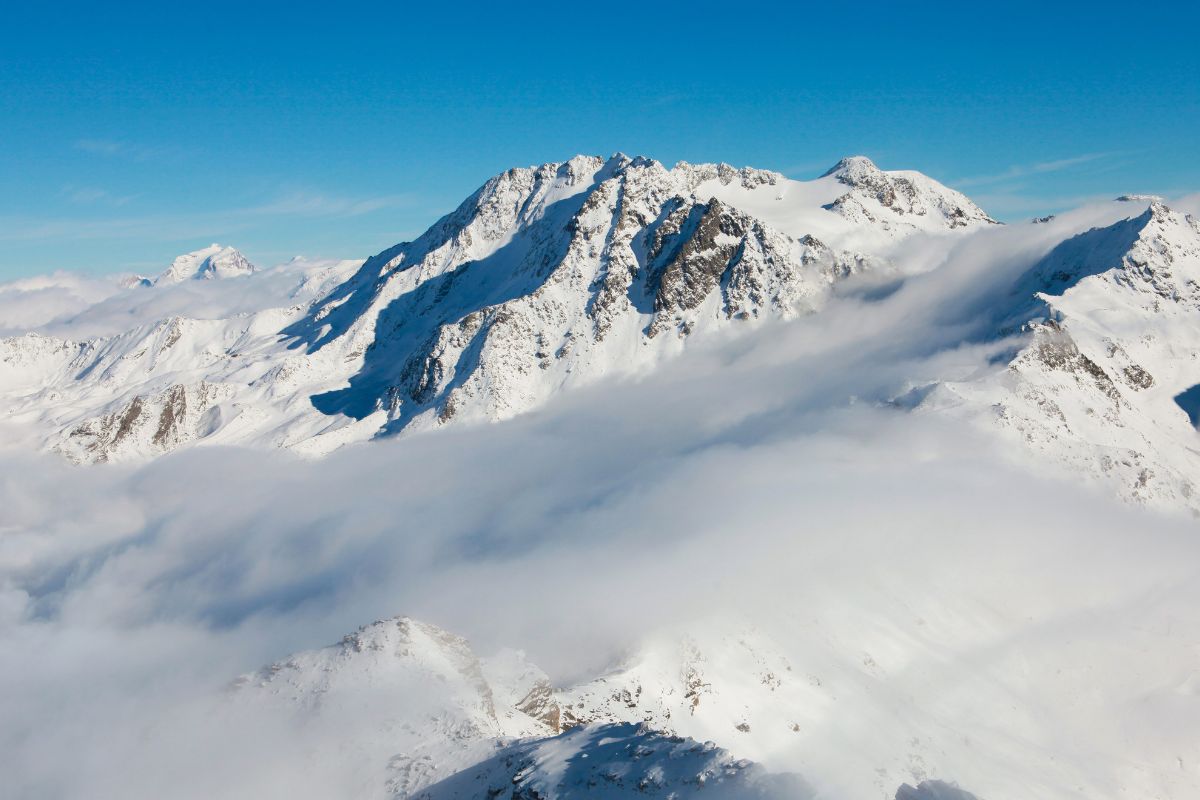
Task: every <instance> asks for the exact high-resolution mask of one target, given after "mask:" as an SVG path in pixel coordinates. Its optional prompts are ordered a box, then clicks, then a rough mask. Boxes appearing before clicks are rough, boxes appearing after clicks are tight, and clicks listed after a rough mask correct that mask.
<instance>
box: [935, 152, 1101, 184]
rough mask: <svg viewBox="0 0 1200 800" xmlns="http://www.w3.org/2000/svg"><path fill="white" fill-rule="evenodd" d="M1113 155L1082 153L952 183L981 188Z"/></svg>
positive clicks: (1061, 169) (1068, 167)
mask: <svg viewBox="0 0 1200 800" xmlns="http://www.w3.org/2000/svg"><path fill="white" fill-rule="evenodd" d="M1113 155H1115V154H1114V153H1084V154H1083V155H1078V156H1071V157H1070V158H1059V159H1055V160H1054V161H1041V162H1038V163H1036V164H1020V165H1016V166H1012V167H1009V168H1008V169H1006V170H1005V171H1004V172H998V173H995V174H993V175H976V176H974V177H967V178H960V179H958V180H956V181H953V183H954V185H955V186H960V187H967V186H983V185H987V184H992V183H1004V182H1005V181H1012V180H1017V179H1019V178H1027V177H1029V176H1031V175H1045V174H1047V173H1051V172H1061V171H1063V170H1067V169H1071V168H1072V167H1078V166H1080V165H1082V164H1089V163H1092V162H1094V161H1101V160H1103V159H1106V158H1111V157H1112V156H1113Z"/></svg>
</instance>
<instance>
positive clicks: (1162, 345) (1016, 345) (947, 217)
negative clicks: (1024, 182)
mask: <svg viewBox="0 0 1200 800" xmlns="http://www.w3.org/2000/svg"><path fill="white" fill-rule="evenodd" d="M211 279H220V280H211ZM1198 281H1200V225H1198V223H1197V222H1196V221H1195V220H1194V219H1193V218H1192V217H1190V216H1188V215H1186V214H1183V213H1180V212H1177V211H1173V210H1171V209H1170V208H1168V207H1167V206H1166V205H1164V204H1163V203H1162V202H1161V201H1159V200H1157V199H1153V198H1126V199H1123V200H1120V201H1114V202H1112V203H1108V204H1101V205H1098V206H1094V207H1089V208H1088V209H1084V210H1081V211H1079V212H1075V213H1073V214H1066V215H1060V217H1058V218H1056V219H1049V220H1043V221H1039V222H1038V224H1021V225H1009V226H1000V225H997V224H995V223H994V221H993V220H991V219H990V218H989V217H988V216H987V214H986V213H984V212H983V211H982V210H980V209H979V208H978V207H977V206H976V205H975V204H974V203H972V202H971V201H970V200H969V199H967V198H966V197H964V196H963V195H961V194H959V193H958V192H955V191H953V190H951V189H948V188H946V187H944V186H942V185H940V184H938V183H937V182H936V181H933V180H931V179H929V178H927V177H925V176H923V175H921V174H920V173H916V172H885V171H882V170H879V169H878V168H876V167H875V165H874V164H872V163H871V162H870V161H869V160H867V159H865V158H862V157H855V158H848V159H844V160H843V161H841V162H839V163H838V164H837V165H836V166H835V167H834V168H833V169H831V170H830V171H829V172H828V173H826V174H825V175H823V176H822V177H820V178H818V179H816V180H812V181H795V180H789V179H787V178H785V177H783V176H782V175H779V174H777V173H773V172H767V171H763V170H756V169H749V168H747V169H734V168H732V167H729V166H727V165H691V164H686V163H681V164H678V165H676V166H675V167H674V168H670V169H668V168H666V167H665V166H663V165H662V164H660V163H658V162H655V161H652V160H648V159H645V158H632V159H631V158H628V157H625V156H621V155H617V156H614V157H612V158H609V159H604V158H599V157H583V156H579V157H576V158H573V159H571V160H569V161H566V162H562V163H552V164H545V165H542V166H539V167H533V168H527V169H513V170H510V171H508V172H505V173H504V174H502V175H498V176H496V177H495V178H493V179H491V180H489V181H488V182H487V183H486V184H484V186H483V187H481V188H480V189H479V190H478V191H477V192H476V193H475V194H473V195H472V196H471V197H469V198H468V199H467V200H466V201H464V202H463V204H462V205H461V206H460V207H459V208H458V209H456V210H455V211H454V212H452V213H451V214H449V215H447V216H446V217H444V218H443V219H441V220H440V221H438V222H437V223H436V224H435V225H434V226H433V227H431V228H430V229H429V230H428V231H427V232H425V233H424V234H423V235H422V236H421V237H419V238H418V239H416V240H415V241H413V242H405V243H401V244H398V245H395V246H394V247H391V248H389V249H387V250H385V251H383V252H381V253H379V254H378V255H376V256H374V257H372V258H370V259H367V260H366V261H365V262H362V263H361V264H354V263H351V262H341V263H339V264H308V263H305V262H298V263H296V264H292V265H289V266H285V267H281V268H277V269H274V270H261V271H256V270H255V269H254V267H253V266H251V265H250V264H249V263H248V262H247V261H246V259H245V258H244V257H242V256H241V255H240V254H239V253H238V252H237V251H236V250H233V249H232V248H222V247H221V246H219V245H213V246H211V247H209V248H205V249H204V250H200V251H197V252H195V253H192V254H188V255H186V256H181V257H180V258H178V259H176V261H175V263H174V264H172V265H171V266H170V268H169V269H167V270H166V271H165V272H164V273H163V274H162V275H161V276H159V277H158V278H155V279H150V278H141V277H140V276H138V277H135V278H133V279H124V280H122V281H119V282H114V283H113V285H112V286H111V287H110V289H109V290H107V291H104V292H100V293H99V298H98V299H96V298H95V297H94V296H90V297H89V298H88V299H87V300H80V299H79V298H78V297H76V296H74V295H73V297H74V298H75V299H74V302H73V303H72V304H70V305H69V311H67V312H64V313H58V314H54V313H47V314H46V315H45V317H44V318H43V319H40V320H33V321H31V320H29V319H28V315H27V314H26V315H25V316H23V317H21V319H22V322H21V323H20V324H17V325H14V324H11V323H9V324H8V325H7V326H6V327H8V328H9V332H10V333H13V334H15V335H11V336H9V337H8V338H6V339H3V340H0V415H2V416H0V425H2V426H3V427H2V428H0V430H2V431H3V433H4V439H5V441H7V442H9V443H11V444H15V445H17V446H20V447H25V448H29V447H35V448H40V449H49V450H54V451H57V452H60V453H62V454H64V455H65V456H66V457H68V458H70V459H72V460H75V461H81V462H95V461H126V460H139V459H145V458H149V457H153V456H155V455H158V454H161V453H165V452H168V451H171V450H174V449H177V448H180V447H188V446H193V445H217V444H226V445H228V444H245V445H255V446H269V447H283V448H289V449H292V450H294V451H296V452H298V453H301V454H305V455H323V454H327V453H329V452H331V451H333V450H335V449H337V448H339V447H341V446H343V445H346V444H348V443H352V442H356V441H362V440H366V439H370V438H373V437H377V436H381V435H386V434H395V433H400V432H407V431H415V430H422V429H430V428H437V427H442V426H445V425H458V424H461V423H464V422H478V421H484V420H501V419H505V418H508V417H511V416H513V415H516V414H519V413H522V412H526V411H529V410H531V409H534V408H536V407H538V406H539V405H542V404H544V403H545V402H547V401H548V400H550V399H551V398H553V397H556V396H558V395H559V394H561V393H562V392H563V391H564V390H566V389H569V388H570V387H573V386H582V385H586V384H597V383H599V382H602V381H604V380H606V379H611V378H617V377H626V378H628V377H636V376H639V375H645V374H647V373H650V372H652V371H655V370H656V369H658V368H659V367H660V366H661V365H663V364H666V363H669V362H671V361H673V360H674V358H675V357H676V356H678V355H679V354H680V353H681V352H683V351H684V350H687V349H690V348H692V347H693V346H694V344H695V343H700V342H705V343H714V342H715V343H719V342H722V341H725V340H730V339H734V338H736V337H738V336H742V335H747V334H749V333H754V334H755V335H759V336H766V337H770V336H772V335H774V333H773V332H774V331H777V330H783V328H784V327H786V325H785V323H783V322H781V321H787V320H794V319H796V318H803V317H810V316H812V315H823V314H825V313H827V312H829V313H832V312H831V309H833V308H834V307H836V308H837V309H838V310H839V314H840V315H842V316H844V315H845V314H846V313H849V312H848V309H857V313H858V314H859V315H860V317H861V319H862V325H861V327H862V328H864V329H869V328H875V329H877V330H876V336H877V341H879V342H886V341H890V340H898V339H903V338H905V337H912V336H914V333H913V332H914V331H915V330H918V329H920V330H925V329H926V328H928V329H929V332H930V336H929V337H927V338H926V339H925V341H923V342H922V343H921V344H920V346H919V347H915V348H914V352H915V351H916V350H921V351H922V352H924V353H925V354H926V355H927V354H928V353H933V352H944V353H949V352H953V351H955V350H956V349H961V348H962V347H964V346H984V345H986V344H988V343H991V344H992V345H994V346H995V347H996V350H997V351H996V352H995V353H993V354H992V358H991V360H990V362H989V363H987V364H986V365H983V366H981V367H980V368H978V369H973V370H965V371H964V370H959V371H957V372H955V371H953V370H951V371H947V372H944V373H939V372H936V371H935V372H933V373H929V372H927V371H922V372H921V374H913V375H911V376H910V378H911V380H910V381H908V382H907V384H906V385H905V384H904V383H903V382H901V383H894V385H892V386H889V387H887V391H882V392H880V393H878V394H877V396H868V397H861V396H860V397H858V399H859V400H864V399H865V400H868V401H871V402H876V403H891V404H894V405H895V407H897V408H902V409H913V410H915V412H916V413H950V414H955V415H960V416H966V417H969V418H972V419H975V420H977V421H978V422H979V424H981V425H983V426H984V427H986V428H989V429H994V430H996V431H998V432H1000V433H1001V434H1003V435H1005V436H1008V437H1010V438H1012V439H1013V440H1014V441H1018V442H1021V443H1023V445H1024V446H1025V447H1026V448H1028V450H1030V451H1032V453H1033V454H1034V456H1035V457H1036V460H1037V461H1039V462H1051V463H1059V464H1062V465H1065V466H1067V467H1069V468H1071V469H1073V470H1075V471H1076V472H1078V473H1080V474H1083V475H1085V476H1089V477H1092V478H1097V479H1100V480H1103V481H1107V482H1108V485H1109V486H1111V487H1114V488H1115V489H1116V490H1117V491H1119V492H1120V493H1121V494H1122V495H1123V496H1125V497H1127V498H1129V499H1133V500H1137V501H1141V502H1147V503H1150V504H1154V505H1159V506H1164V507H1174V508H1180V507H1184V508H1192V509H1195V508H1198V507H1200V497H1198V496H1197V493H1196V488H1197V487H1196V485H1195V482H1196V480H1198V479H1200V455H1198V451H1197V449H1196V444H1197V440H1196V431H1195V427H1194V424H1193V422H1194V417H1195V416H1196V413H1198V412H1197V406H1200V403H1197V402H1196V401H1194V400H1192V401H1189V399H1188V398H1190V397H1193V396H1194V395H1190V394H1188V392H1189V390H1191V388H1192V387H1193V386H1195V385H1197V384H1200V363H1198V361H1197V359H1198V354H1200V333H1198V332H1200V288H1198V286H1200V284H1198ZM260 287H268V288H267V289H263V290H262V291H261V297H257V299H256V295H257V294H258V293H259V290H260ZM47 290H48V288H47V286H46V285H43V284H36V282H32V283H31V282H28V281H26V282H21V283H19V284H14V285H11V286H8V287H5V288H4V291H3V292H0V300H3V301H4V302H6V303H7V302H8V301H9V300H11V301H12V304H13V305H17V304H19V303H21V302H22V301H25V300H28V299H31V298H35V297H37V296H39V294H40V293H44V292H46V291H47ZM93 294H95V293H93ZM6 295H7V297H6ZM921 296H925V297H926V298H927V304H926V305H925V306H923V307H921V306H917V305H914V303H916V300H915V299H914V298H919V297H921ZM234 297H236V298H238V302H233V301H232V300H231V298H234ZM247 298H250V299H247ZM905 303H908V304H909V305H907V306H906V305H905ZM129 319H132V320H134V321H135V322H136V324H134V325H132V326H130V325H129V324H128V322H123V320H129ZM886 320H890V322H888V323H886V324H885V322H884V321H886ZM22 331H24V332H22ZM1001 343H1003V346H1002V347H1001ZM1198 391H1200V390H1198ZM1189 409H1190V411H1189ZM1189 414H1190V415H1191V417H1192V418H1189Z"/></svg>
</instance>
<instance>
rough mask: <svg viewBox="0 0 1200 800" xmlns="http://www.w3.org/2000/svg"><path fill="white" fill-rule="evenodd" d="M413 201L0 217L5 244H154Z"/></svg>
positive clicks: (94, 200) (94, 197) (83, 198)
mask: <svg viewBox="0 0 1200 800" xmlns="http://www.w3.org/2000/svg"><path fill="white" fill-rule="evenodd" d="M68 188H69V191H67V192H66V196H67V197H68V199H69V200H70V201H71V202H73V203H76V204H80V205H85V204H91V205H109V206H113V207H118V206H123V205H125V204H126V203H127V202H128V201H129V200H132V199H133V198H132V197H128V198H126V197H121V196H117V195H113V194H112V193H110V192H108V191H107V190H104V189H99V188H94V187H68ZM412 202H413V198H412V197H411V196H410V195H405V194H390V195H376V196H368V197H348V196H343V195H331V194H325V193H322V192H314V191H291V192H286V193H283V194H280V195H277V196H276V197H275V198H273V199H270V200H267V201H266V202H264V203H261V204H259V205H253V206H239V207H236V208H227V209H217V210H211V211H200V212H196V213H150V214H141V215H130V216H110V217H105V218H100V219H97V218H95V217H71V216H60V217H30V216H25V215H10V216H0V242H3V241H8V242H15V241H24V242H29V241H39V240H44V239H63V238H68V239H74V240H94V239H121V238H140V239H146V240H151V241H162V240H164V239H182V238H192V237H199V238H206V237H215V236H225V235H228V234H230V233H236V232H238V231H244V230H247V229H250V228H253V227H254V225H255V223H256V222H263V221H269V220H278V219H288V218H302V219H303V218H306V219H346V218H350V217H358V216H363V215H366V214H371V213H374V212H378V211H382V210H385V209H389V208H399V207H403V206H406V205H409V204H411V203H412Z"/></svg>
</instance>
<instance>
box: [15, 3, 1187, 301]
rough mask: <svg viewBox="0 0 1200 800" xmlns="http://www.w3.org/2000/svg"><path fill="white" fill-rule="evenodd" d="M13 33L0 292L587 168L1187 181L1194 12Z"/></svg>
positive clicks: (632, 17) (1003, 206) (402, 215)
mask: <svg viewBox="0 0 1200 800" xmlns="http://www.w3.org/2000/svg"><path fill="white" fill-rule="evenodd" d="M47 5H49V4H26V5H23V6H20V7H16V8H13V7H9V8H6V11H5V15H4V16H5V19H4V24H3V26H0V187H2V188H3V191H2V192H0V278H7V277H15V276H19V275H26V274H31V273H36V272H43V271H47V270H51V269H59V268H61V269H84V270H88V271H91V272H97V273H100V272H111V271H118V270H125V269H129V270H143V271H149V270H154V269H159V268H161V267H162V266H163V265H165V264H166V263H167V262H169V261H170V259H171V257H172V256H173V255H175V254H177V253H179V252H183V251H186V250H190V249H195V248H196V247H199V246H203V245H206V244H208V243H210V242H212V241H220V242H222V243H227V244H233V245H235V246H238V247H240V248H241V249H243V250H244V251H245V252H246V253H247V255H249V256H250V257H251V259H252V260H255V261H256V262H258V263H260V264H264V265H267V264H273V263H278V262H280V261H283V260H285V259H287V258H288V257H290V256H292V255H297V254H304V255H308V256H312V257H326V256H328V257H364V256H366V255H369V254H371V253H374V252H376V251H379V250H381V249H383V248H385V247H387V246H388V245H390V244H393V243H394V242H396V241H400V240H402V239H406V238H411V237H413V236H415V235H417V234H419V233H420V231H422V230H423V229H424V228H425V227H427V226H428V225H429V224H430V223H431V222H433V221H434V220H435V219H436V218H437V217H438V216H440V215H441V214H443V213H445V212H446V211H448V210H450V209H452V208H453V207H454V206H455V205H457V204H458V202H459V201H461V200H462V199H463V198H464V197H465V196H466V195H467V194H469V193H470V192H471V191H472V190H473V189H474V188H476V187H477V186H478V185H479V184H481V183H482V182H483V181H484V180H485V179H486V178H487V177H489V176H490V175H492V174H495V173H497V172H500V171H502V170H504V169H507V168H508V167H511V166H518V165H528V164H534V163H541V162H544V161H556V160H561V159H564V158H567V157H569V156H570V155H572V154H574V153H578V152H583V153H597V154H605V155H607V154H610V153H612V152H615V151H618V150H619V151H624V152H627V153H631V154H635V153H636V154H644V155H648V156H651V157H653V158H657V159H659V160H661V161H664V162H667V163H674V162H675V161H677V160H679V159H685V160H688V161H727V162H730V163H733V164H735V165H739V166H740V165H743V164H750V165H754V166H759V167H764V168H770V169H776V170H779V171H781V172H784V173H785V174H788V175H791V176H793V177H802V178H803V177H812V176H814V175H816V174H819V173H820V172H821V171H823V170H824V169H825V168H826V167H828V166H830V165H831V164H832V163H834V162H835V161H836V160H837V159H838V158H839V157H841V156H842V155H847V154H853V153H863V154H866V155H869V156H870V157H871V158H873V159H875V161H876V162H877V163H879V165H880V166H882V167H884V168H885V169H888V168H891V169H907V168H911V169H918V170H921V171H922V172H925V173H927V174H929V175H932V176H933V177H935V178H937V179H939V180H942V181H944V182H946V183H948V184H950V185H952V186H955V187H956V188H960V189H962V190H963V191H965V192H966V193H967V194H969V195H970V196H972V197H973V198H975V199H976V200H977V201H978V202H979V203H980V204H981V205H983V206H984V207H985V208H986V209H987V210H989V211H991V212H992V213H993V214H995V215H996V216H999V217H1001V218H1004V219H1019V218H1022V217H1025V216H1029V215H1033V214H1035V213H1046V212H1052V211H1056V210H1059V209H1061V208H1064V207H1067V206H1070V205H1073V204H1077V203H1079V202H1082V201H1084V200H1086V199H1089V198H1093V197H1107V196H1111V195H1115V194H1120V193H1125V192H1153V193H1160V194H1166V195H1176V194H1183V193H1187V192H1194V191H1197V190H1200V158H1198V157H1197V148H1196V135H1197V131H1200V54H1198V53H1200V48H1198V47H1196V45H1195V41H1194V36H1195V31H1196V30H1197V23H1198V22H1200V11H1198V10H1197V4H1194V3H1188V4H1185V3H1179V4H1171V3H1158V4H1144V5H1141V6H1135V5H1129V4H1121V5H1119V6H1118V5H1115V4H1114V5H1109V4H1106V3H1088V4H1079V5H1075V6H1071V5H1070V4H1059V5H1057V7H1055V8H1042V7H1039V5H1035V4H1020V3H996V4H977V3H961V2H959V3H953V4H950V3H946V4H942V3H936V2H931V3H905V4H901V3H878V4H874V3H860V4H856V5H854V6H853V7H851V6H849V5H846V4H829V3H825V4H820V5H814V6H812V7H808V6H807V4H799V3H797V4H794V5H792V6H787V7H785V6H782V5H774V4H755V3H752V2H743V3H738V4H728V3H725V4H709V3H704V2H693V3H687V4H661V5H658V6H655V7H653V8H650V7H648V4H631V5H628V6H622V5H620V4H616V3H580V4H578V5H577V6H575V7H572V8H567V7H566V4H553V5H551V4H522V5H517V4H513V5H512V6H501V5H500V4H488V5H486V6H485V5H480V6H473V5H471V4H463V3H458V4H454V5H442V6H439V5H437V4H433V3H427V4H421V5H419V6H417V5H413V6H407V5H406V4H403V3H388V4H377V5H376V4H369V3H361V4H355V5H353V6H351V5H349V4H347V5H346V6H345V7H343V8H336V7H334V5H333V4H327V3H321V4H304V3H286V4H283V3H280V4H274V3H258V4H254V7H253V8H244V7H241V6H240V5H238V4H227V3H223V2H219V1H218V0H213V1H211V2H205V3H188V4H168V3H155V4H145V5H141V4H137V3H124V4H121V7H120V8H119V9H109V8H102V7H101V6H102V5H105V4H94V3H89V4H73V3H57V4H54V5H53V7H52V8H49V9H47V8H43V7H42V6H47Z"/></svg>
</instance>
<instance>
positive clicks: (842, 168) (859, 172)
mask: <svg viewBox="0 0 1200 800" xmlns="http://www.w3.org/2000/svg"><path fill="white" fill-rule="evenodd" d="M880 172H882V170H881V169H879V167H877V166H875V162H874V161H872V160H871V159H869V158H867V157H866V156H846V157H845V158H843V159H842V160H840V161H838V162H837V163H836V164H834V165H833V166H832V167H830V168H829V169H828V170H826V171H825V172H824V173H823V174H822V175H821V177H822V178H829V177H836V178H837V179H838V180H840V181H841V182H842V183H846V184H849V185H851V186H854V185H856V184H857V183H858V182H859V181H860V180H861V179H862V178H863V177H865V176H868V175H876V174H878V173H880Z"/></svg>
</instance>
